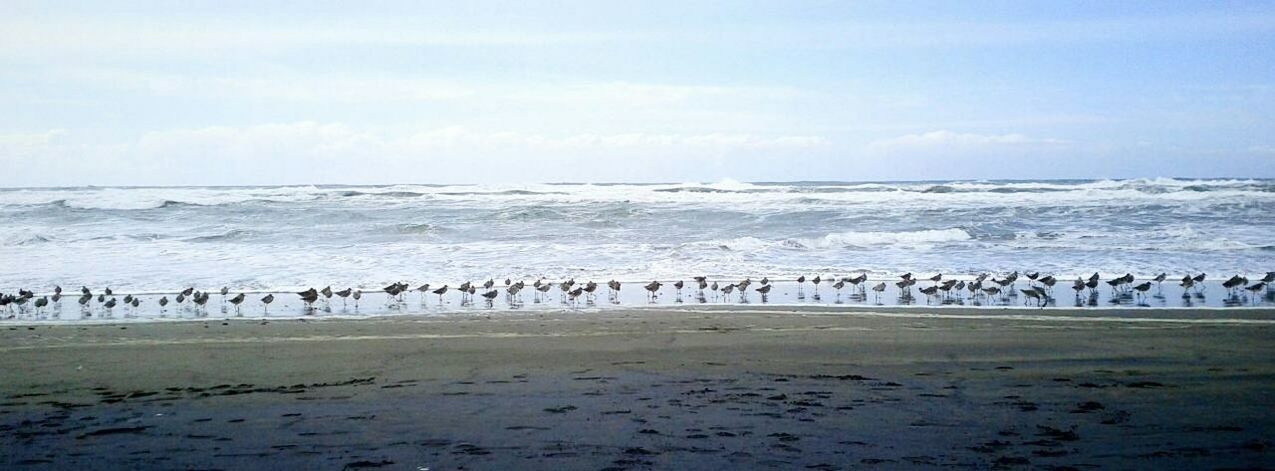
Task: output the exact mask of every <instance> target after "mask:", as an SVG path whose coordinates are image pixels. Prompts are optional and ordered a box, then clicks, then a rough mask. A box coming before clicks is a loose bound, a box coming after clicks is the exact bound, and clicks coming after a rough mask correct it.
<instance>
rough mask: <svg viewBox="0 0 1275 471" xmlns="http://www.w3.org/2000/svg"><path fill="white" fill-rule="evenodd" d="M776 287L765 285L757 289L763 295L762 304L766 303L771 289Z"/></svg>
mask: <svg viewBox="0 0 1275 471" xmlns="http://www.w3.org/2000/svg"><path fill="white" fill-rule="evenodd" d="M774 286H775V285H772V284H768V283H764V284H762V286H760V287H758V288H757V292H758V293H761V302H763V303H764V302H766V295H768V294H770V288H772V287H774Z"/></svg>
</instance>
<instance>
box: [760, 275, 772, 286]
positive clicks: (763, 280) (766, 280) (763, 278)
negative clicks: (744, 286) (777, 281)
mask: <svg viewBox="0 0 1275 471" xmlns="http://www.w3.org/2000/svg"><path fill="white" fill-rule="evenodd" d="M761 284H763V285H768V284H770V278H766V277H764V276H763V277H761Z"/></svg>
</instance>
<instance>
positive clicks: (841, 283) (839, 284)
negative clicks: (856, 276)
mask: <svg viewBox="0 0 1275 471" xmlns="http://www.w3.org/2000/svg"><path fill="white" fill-rule="evenodd" d="M845 287H846V282H845V281H842V280H837V282H836V283H833V284H832V289H835V290H837V297H838V298H840V297H841V288H845Z"/></svg>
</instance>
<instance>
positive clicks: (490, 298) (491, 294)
mask: <svg viewBox="0 0 1275 471" xmlns="http://www.w3.org/2000/svg"><path fill="white" fill-rule="evenodd" d="M492 285H495V283H492ZM499 295H500V292H499V291H496V290H494V289H493V290H489V291H487V292H486V293H483V298H484V299H486V300H487V306H491V305H492V303H494V302H495V300H496V296H499Z"/></svg>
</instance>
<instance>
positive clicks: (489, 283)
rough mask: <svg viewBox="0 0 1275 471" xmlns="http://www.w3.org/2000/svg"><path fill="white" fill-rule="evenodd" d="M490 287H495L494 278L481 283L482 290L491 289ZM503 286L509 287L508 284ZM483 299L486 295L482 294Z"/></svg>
mask: <svg viewBox="0 0 1275 471" xmlns="http://www.w3.org/2000/svg"><path fill="white" fill-rule="evenodd" d="M492 286H496V279H495V278H488V279H487V281H486V282H485V283H483V289H491V287H492ZM505 286H509V283H505ZM483 297H484V298H485V297H487V293H483Z"/></svg>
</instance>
